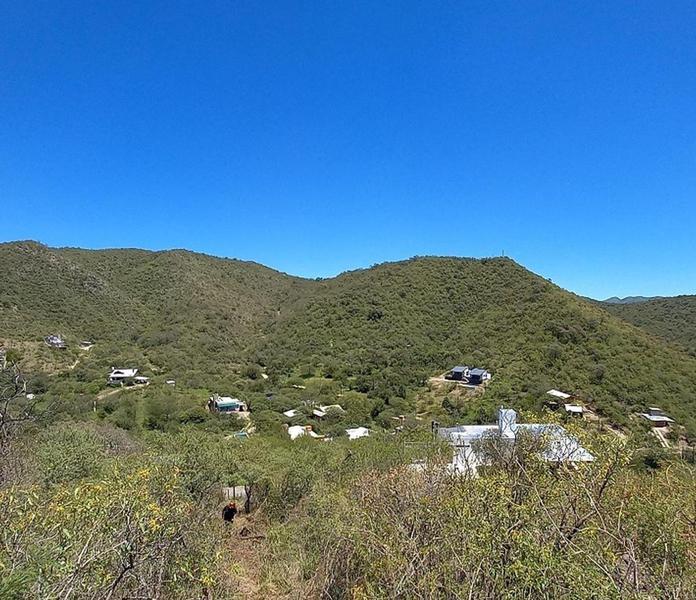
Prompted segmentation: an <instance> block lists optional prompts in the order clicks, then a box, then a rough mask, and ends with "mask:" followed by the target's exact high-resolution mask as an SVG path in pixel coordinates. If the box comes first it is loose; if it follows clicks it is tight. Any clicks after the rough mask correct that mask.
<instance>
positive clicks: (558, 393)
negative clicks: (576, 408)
mask: <svg viewBox="0 0 696 600" xmlns="http://www.w3.org/2000/svg"><path fill="white" fill-rule="evenodd" d="M546 393H547V394H548V395H549V396H551V397H552V398H556V400H565V401H567V400H570V399H571V398H572V397H573V396H572V395H571V394H566V393H565V392H561V391H560V390H549V391H548V392H546Z"/></svg>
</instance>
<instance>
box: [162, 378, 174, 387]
mask: <svg viewBox="0 0 696 600" xmlns="http://www.w3.org/2000/svg"><path fill="white" fill-rule="evenodd" d="M164 383H166V384H167V385H172V386H174V385H176V380H174V379H167V381H165V382H164Z"/></svg>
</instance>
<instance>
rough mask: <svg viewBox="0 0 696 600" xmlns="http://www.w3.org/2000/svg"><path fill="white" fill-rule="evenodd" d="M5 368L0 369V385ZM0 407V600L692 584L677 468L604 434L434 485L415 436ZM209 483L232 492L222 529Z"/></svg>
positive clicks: (674, 593)
mask: <svg viewBox="0 0 696 600" xmlns="http://www.w3.org/2000/svg"><path fill="white" fill-rule="evenodd" d="M14 376H15V374H14V371H12V370H4V371H1V372H0V384H1V385H2V389H3V390H7V388H8V385H7V384H8V382H9V381H10V379H11V378H12V377H14ZM10 387H12V385H10ZM4 399H5V400H7V399H8V396H5V398H4ZM3 404H5V403H4V402H3ZM5 405H6V406H7V407H8V408H9V410H8V412H6V413H4V416H3V427H0V432H2V437H1V438H0V451H1V453H2V456H0V459H1V460H0V597H2V598H8V599H11V598H16V599H21V598H102V599H108V598H134V597H138V598H140V597H147V598H181V599H188V598H257V599H264V598H297V597H308V598H332V599H343V598H345V599H349V598H385V599H386V598H404V599H406V598H424V599H425V598H452V599H454V598H461V597H469V598H481V599H483V598H486V599H493V598H501V597H506V598H529V597H534V598H588V599H589V598H620V597H621V598H635V599H636V600H637V599H638V598H643V597H665V598H685V599H686V598H691V597H693V595H694V593H696V579H695V577H696V573H695V572H694V569H693V563H694V560H696V555H695V554H694V549H695V548H696V543H695V542H696V527H695V526H694V522H695V518H696V513H695V508H694V507H695V506H696V485H695V484H696V481H695V480H694V472H693V470H692V468H690V467H689V466H688V465H686V464H683V463H681V462H680V461H679V460H678V459H677V458H675V457H674V456H671V455H670V454H669V453H665V452H662V453H660V452H659V451H656V450H654V451H652V452H651V455H650V460H649V461H646V460H644V459H643V458H642V457H641V456H640V454H639V453H637V452H636V450H635V449H634V447H633V446H632V444H631V443H627V442H625V441H622V440H620V439H618V438H616V437H614V436H608V437H607V436H597V435H596V434H594V433H592V432H591V431H587V430H583V429H580V428H576V429H575V431H574V432H575V433H576V435H579V436H581V437H582V439H583V443H584V444H585V445H586V446H587V447H588V448H590V449H591V450H592V452H593V453H594V454H595V455H596V456H597V461H596V462H594V463H591V464H587V465H584V466H582V467H581V468H580V469H572V468H570V469H567V468H564V467H560V468H550V467H549V466H548V464H547V463H545V462H544V461H542V460H540V459H539V458H538V455H537V454H536V452H535V451H536V450H538V449H539V448H537V447H535V446H536V444H537V443H538V442H537V441H536V440H531V439H529V440H525V439H521V440H520V441H519V442H518V443H516V444H515V446H513V447H510V446H505V447H496V446H491V447H490V448H489V451H490V452H491V456H492V457H493V460H492V463H491V465H490V467H489V468H488V469H487V471H486V473H485V474H484V476H483V477H480V478H469V477H451V476H450V475H448V472H447V471H446V470H444V469H443V468H442V465H443V464H444V462H446V461H447V460H448V450H447V448H446V447H444V446H442V445H441V444H440V443H438V442H436V441H434V440H433V439H432V438H431V437H430V436H429V435H428V434H427V433H426V432H425V431H422V430H419V429H418V428H415V429H407V430H404V431H403V432H402V433H401V434H400V435H397V436H394V435H378V436H373V437H370V438H364V439H361V440H358V441H356V442H348V441H347V440H345V439H343V440H341V439H338V440H336V441H334V442H333V443H322V442H318V441H315V440H311V439H307V438H305V439H300V440H297V441H296V442H290V441H289V440H288V439H287V437H286V436H283V435H276V434H273V433H272V432H269V433H267V434H266V435H257V436H254V437H252V438H250V439H248V440H233V439H227V438H226V437H225V436H224V435H221V434H218V433H214V432H206V431H202V430H200V429H197V428H194V427H192V426H191V425H189V426H187V427H186V428H184V429H182V430H180V431H176V432H174V431H170V432H167V433H164V432H158V431H154V432H151V433H147V434H145V433H142V434H140V435H133V434H131V433H128V432H125V431H124V430H122V429H119V428H115V427H113V426H112V425H108V424H105V423H99V422H93V423H84V422H82V423H72V422H69V421H64V422H56V420H55V416H54V414H53V413H50V412H42V411H41V410H40V408H39V409H38V410H37V411H36V412H35V413H30V412H28V411H27V409H28V406H27V404H26V399H24V398H23V397H22V396H18V397H14V398H13V399H12V400H11V401H10V402H9V403H7V404H5ZM8 415H10V416H11V417H13V418H15V419H16V421H15V422H14V426H13V427H11V428H7V427H4V425H6V424H7V423H9V421H8V420H7V418H6V417H7V416H8ZM24 417H26V420H24V421H22V418H24ZM20 423H21V424H22V426H21V427H20V426H19V424H20ZM414 460H417V461H418V463H417V464H418V465H419V467H418V468H417V469H415V468H414V467H413V464H414ZM646 468H649V470H647V471H646ZM223 485H224V486H229V485H243V486H244V487H245V489H246V490H247V493H248V498H249V504H248V506H247V507H246V508H245V511H244V513H243V514H242V515H241V516H239V517H238V519H237V521H236V522H235V523H234V524H232V525H230V524H226V523H224V522H223V521H222V520H221V519H220V513H219V509H220V506H221V502H220V497H219V495H218V491H219V489H220V486H223Z"/></svg>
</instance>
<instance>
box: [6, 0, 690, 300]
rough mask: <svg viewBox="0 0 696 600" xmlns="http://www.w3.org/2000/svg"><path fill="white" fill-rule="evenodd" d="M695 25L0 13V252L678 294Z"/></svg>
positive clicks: (155, 8)
mask: <svg viewBox="0 0 696 600" xmlns="http://www.w3.org/2000/svg"><path fill="white" fill-rule="evenodd" d="M695 32H696V3H694V2H693V1H691V0H689V1H686V0H685V1H680V2H674V1H667V0H666V1H654V0H651V1H650V2H641V1H635V0H632V1H630V2H619V1H612V2H587V1H582V2H569V1H562V2H558V1H556V0H553V1H551V0H550V1H548V2H524V1H510V2H492V1H490V0H486V1H482V2H466V1H464V2H418V3H415V2H406V1H403V0H400V1H398V2H382V1H374V0H370V1H368V2H332V3H324V2H322V3H309V2H306V3H305V2H296V3H283V2H275V3H274V2H269V3H261V2H256V1H252V2H233V1H225V2H203V1H200V2H192V1H191V2H186V3H183V2H176V1H172V0H167V1H166V2H146V1H142V0H140V1H138V2H129V1H120V0H119V1H118V2H99V1H97V2H95V1H90V2H74V1H70V0H61V1H53V2H50V1H46V2H34V1H32V0H21V1H20V0H14V1H10V2H5V3H3V10H2V19H0V239H1V240H5V241H9V240H15V239H29V238H31V239H37V240H39V241H42V242H45V243H47V244H50V245H71V246H83V247H90V248H102V247H133V246H136V247H144V248H152V249H164V248H181V247H183V248H189V249H192V250H197V251H202V252H207V253H211V254H216V255H220V256H233V257H239V258H243V259H250V260H256V261H258V262H262V263H264V264H267V265H269V266H272V267H275V268H278V269H280V270H283V271H287V272H290V273H293V274H298V275H306V276H327V275H332V274H335V273H338V272H340V271H343V270H346V269H351V268H357V267H362V266H368V265H370V264H372V263H376V262H381V261H384V260H394V259H400V258H406V257H409V256H412V255H423V254H447V255H450V254H451V255H461V256H492V255H499V254H500V253H501V252H502V251H505V253H506V254H508V255H509V256H511V257H513V258H514V259H516V260H517V261H519V262H520V263H522V264H524V265H525V266H527V267H529V268H530V269H532V270H534V271H536V272H538V273H540V274H542V275H544V276H546V277H550V278H552V279H553V280H554V281H555V282H556V283H558V284H560V285H562V286H564V287H566V288H569V289H571V290H573V291H576V292H578V293H582V294H587V295H592V296H595V297H605V296H609V295H614V294H618V295H627V294H676V293H696V241H695V239H696V34H695ZM0 268H1V265H0Z"/></svg>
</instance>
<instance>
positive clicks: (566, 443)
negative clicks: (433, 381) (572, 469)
mask: <svg viewBox="0 0 696 600" xmlns="http://www.w3.org/2000/svg"><path fill="white" fill-rule="evenodd" d="M516 416H517V414H516V413H515V411H514V410H512V409H505V408H502V407H501V408H500V409H499V411H498V425H458V426H455V427H441V428H440V429H438V435H440V436H441V437H443V438H444V439H445V440H447V441H448V442H449V443H450V444H452V445H453V446H454V447H455V454H454V458H453V460H452V463H451V464H450V469H451V470H452V471H454V472H462V473H463V472H473V473H476V468H477V467H478V466H480V464H481V460H482V458H481V457H479V456H477V453H476V450H475V446H474V447H472V442H473V441H474V440H477V439H480V438H482V437H484V436H496V437H498V438H500V439H503V440H514V439H515V438H516V437H517V433H518V432H520V431H525V432H529V433H530V434H532V435H535V436H544V439H545V440H546V441H547V445H546V447H545V449H544V450H543V451H542V456H543V457H544V458H545V459H546V460H548V461H554V462H555V461H558V462H560V461H570V462H588V461H592V460H594V457H593V456H592V454H590V453H589V452H588V451H587V450H585V449H584V448H583V447H582V446H581V445H580V442H579V441H578V439H577V438H575V437H574V436H573V435H571V434H569V433H568V432H567V431H566V430H565V429H564V428H563V427H561V426H560V425H553V424H539V423H517V421H516Z"/></svg>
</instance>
